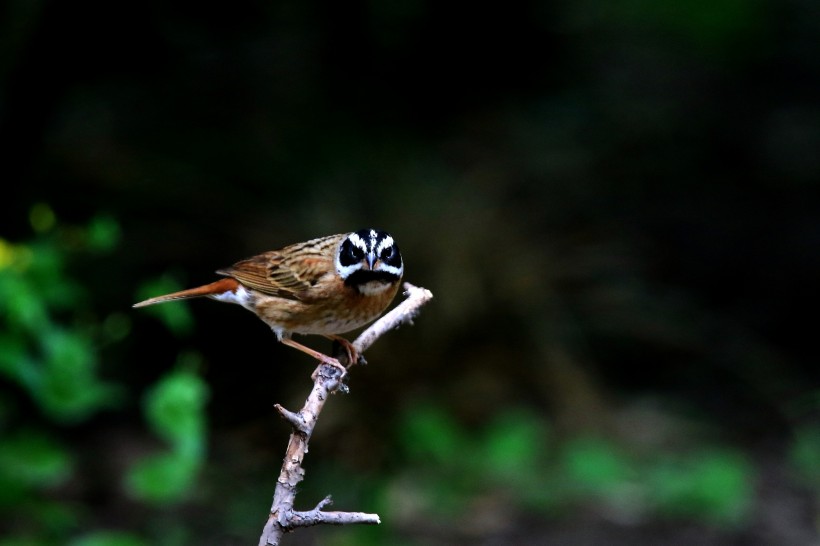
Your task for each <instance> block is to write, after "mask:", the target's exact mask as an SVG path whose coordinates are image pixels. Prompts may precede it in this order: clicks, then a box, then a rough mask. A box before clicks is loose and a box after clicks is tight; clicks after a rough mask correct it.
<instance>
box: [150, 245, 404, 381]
mask: <svg viewBox="0 0 820 546" xmlns="http://www.w3.org/2000/svg"><path fill="white" fill-rule="evenodd" d="M216 273H217V274H219V275H223V276H224V277H225V278H223V279H220V280H218V281H216V282H213V283H211V284H206V285H204V286H199V287H197V288H190V289H188V290H182V291H180V292H174V293H173V294H166V295H164V296H157V297H155V298H150V299H147V300H145V301H142V302H140V303H137V304H135V305H134V307H145V306H147V305H153V304H155V303H163V302H167V301H174V300H180V299H188V298H196V297H201V296H207V297H209V298H213V299H215V300H219V301H224V302H229V303H237V304H239V305H241V306H242V307H244V308H245V309H248V310H249V311H251V312H252V313H255V314H256V316H258V317H259V318H260V319H262V320H263V321H265V323H266V324H267V325H268V326H270V327H271V328H272V329H273V331H274V332H275V333H276V337H277V338H278V339H279V341H281V342H282V343H284V344H285V345H288V346H290V347H294V348H295V349H299V350H300V351H303V352H305V353H307V354H309V355H311V356H312V357H314V358H316V359H317V360H319V361H321V362H322V363H324V364H330V365H332V366H335V367H337V368H340V369H341V370H342V371H343V372H344V371H345V368H344V367H343V366H342V365H341V364H340V363H339V361H338V360H337V359H335V358H332V357H330V356H328V355H325V354H323V353H320V352H318V351H315V350H313V349H311V348H309V347H306V346H304V345H302V344H301V343H297V342H296V341H293V339H291V335H292V334H318V335H322V336H324V337H327V338H329V339H332V340H335V341H338V342H339V343H340V344H341V345H342V346H343V347H344V348H345V350H346V352H347V357H348V362H349V363H350V364H355V363H356V362H357V361H358V359H359V355H358V354H357V352H356V350H355V348H354V347H353V344H351V343H350V342H349V341H347V340H346V339H345V338H342V337H339V335H338V334H342V333H345V332H349V331H350V330H354V329H356V328H359V327H360V326H364V325H365V324H367V323H368V322H370V321H372V320H374V319H376V317H378V316H379V315H380V314H381V313H382V312H383V311H384V310H385V308H387V306H388V305H390V302H391V301H393V298H394V297H395V295H396V292H398V289H399V283H400V281H401V278H402V275H403V274H404V264H403V262H402V258H401V253H400V252H399V247H398V246H397V245H396V242H395V241H394V240H393V237H392V236H390V234H388V233H386V232H384V231H379V230H376V229H362V230H359V231H354V232H352V233H342V234H339V235H330V236H328V237H321V238H318V239H311V240H310V241H305V242H304V243H296V244H292V245H290V246H286V247H284V248H282V249H280V250H272V251H270V252H265V253H263V254H259V255H257V256H253V257H251V258H248V259H247V260H242V261H241V262H237V263H235V264H234V265H233V266H231V267H228V268H225V269H220V270H219V271H217V272H216Z"/></svg>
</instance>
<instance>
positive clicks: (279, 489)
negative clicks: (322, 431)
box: [259, 283, 433, 546]
mask: <svg viewBox="0 0 820 546" xmlns="http://www.w3.org/2000/svg"><path fill="white" fill-rule="evenodd" d="M404 288H405V296H406V299H405V300H404V301H402V302H401V303H400V304H399V305H397V306H396V307H395V308H394V309H393V310H392V311H390V312H389V313H387V314H386V315H384V316H383V317H381V318H380V319H379V320H377V321H376V322H375V323H373V325H371V326H370V327H369V328H368V329H367V330H365V331H364V332H362V333H361V335H359V337H358V338H356V340H355V341H354V342H353V346H354V347H355V348H356V350H357V351H358V352H359V353H362V352H364V351H365V350H367V349H368V348H369V347H370V346H371V345H373V343H375V342H376V340H378V339H379V338H380V337H381V336H382V335H384V334H385V333H387V332H389V331H390V330H393V329H395V328H398V327H399V326H400V325H402V324H412V319H413V317H415V316H416V315H417V314H418V312H419V309H420V308H421V306H422V305H424V304H425V303H427V302H428V301H430V299H431V298H432V297H433V294H432V293H431V292H430V291H429V290H426V289H424V288H419V287H416V286H413V285H412V284H410V283H405V285H404ZM341 376H342V372H341V371H340V370H339V369H337V368H334V367H333V366H330V365H327V364H325V365H322V366H320V367H319V368H318V369H317V370H316V372H314V374H313V388H312V389H311V391H310V394H309V395H308V397H307V400H305V405H304V406H303V407H302V409H301V410H299V411H298V412H295V413H294V412H292V411H290V410H287V409H285V408H284V407H282V406H281V405H279V404H276V406H275V408H276V410H277V411H278V412H279V414H280V415H281V416H282V418H283V419H285V420H286V421H287V422H288V423H290V425H291V427H293V432H292V433H291V435H290V440H289V441H288V447H287V452H286V453H285V459H284V462H283V463H282V469H281V471H280V472H279V479H278V480H277V483H276V491H275V492H274V495H273V504H272V505H271V509H270V515H269V516H268V521H267V523H266V524H265V527H264V529H263V530H262V536H261V537H260V539H259V546H279V544H280V543H281V540H282V536H283V535H284V534H285V533H286V532H289V531H292V530H294V529H296V528H298V527H310V526H313V525H320V524H328V525H347V524H353V523H359V524H369V525H377V524H379V523H380V520H379V516H378V514H367V513H363V512H326V511H324V508H325V507H326V506H328V505H329V504H330V503H331V499H330V496H328V497H325V498H324V499H323V500H322V501H321V502H319V504H317V505H316V507H315V508H314V509H313V510H308V511H305V512H300V511H296V510H294V509H293V505H294V501H295V499H296V487H297V485H298V484H299V482H301V481H302V480H303V479H304V477H305V471H304V469H303V468H302V461H303V460H304V457H305V454H306V453H307V451H308V442H309V441H310V437H311V435H312V434H313V429H314V427H315V426H316V421H317V419H318V418H319V414H320V413H321V411H322V408H323V407H324V405H325V402H327V400H328V398H329V397H330V395H331V394H333V393H334V392H336V391H343V392H346V390H347V387H346V385H345V384H344V383H342V377H341Z"/></svg>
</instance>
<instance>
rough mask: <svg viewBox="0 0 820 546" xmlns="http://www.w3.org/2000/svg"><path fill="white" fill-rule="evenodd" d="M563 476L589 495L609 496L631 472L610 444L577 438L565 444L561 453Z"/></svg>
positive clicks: (625, 461)
mask: <svg viewBox="0 0 820 546" xmlns="http://www.w3.org/2000/svg"><path fill="white" fill-rule="evenodd" d="M562 469H563V472H564V476H565V477H566V478H567V479H568V480H569V481H570V482H571V483H573V484H577V485H579V486H580V487H581V488H583V489H585V490H587V491H588V492H590V493H593V494H610V493H613V492H615V491H616V489H617V488H618V486H620V485H623V484H624V483H625V482H626V481H627V480H628V479H629V478H630V476H631V474H632V471H631V469H630V464H629V461H628V460H627V458H626V457H625V456H624V455H623V454H622V453H621V452H620V451H619V450H618V449H617V448H616V446H614V445H613V444H612V443H611V442H607V441H605V440H602V439H599V438H578V439H575V440H572V441H570V442H568V443H567V444H566V445H565V446H564V448H563V453H562Z"/></svg>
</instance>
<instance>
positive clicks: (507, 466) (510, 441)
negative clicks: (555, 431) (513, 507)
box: [481, 411, 546, 483]
mask: <svg viewBox="0 0 820 546" xmlns="http://www.w3.org/2000/svg"><path fill="white" fill-rule="evenodd" d="M545 439H546V429H545V427H544V425H543V423H542V422H541V421H540V420H539V419H537V417H536V416H535V415H533V414H532V413H527V412H522V411H516V412H506V413H503V414H501V415H500V416H498V417H497V418H496V419H495V420H494V421H493V422H492V423H491V424H490V426H489V427H488V428H487V431H486V433H485V435H484V440H483V441H482V442H481V445H482V452H483V458H484V466H485V469H486V470H485V471H486V472H487V473H488V474H490V475H493V476H495V477H497V478H501V479H503V480H511V479H512V480H514V481H515V482H516V483H522V482H526V481H528V480H530V479H531V477H532V476H533V474H535V473H536V472H537V467H538V466H539V463H540V462H541V461H542V460H543V459H544V457H545Z"/></svg>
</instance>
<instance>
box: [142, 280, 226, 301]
mask: <svg viewBox="0 0 820 546" xmlns="http://www.w3.org/2000/svg"><path fill="white" fill-rule="evenodd" d="M238 287H239V282H238V281H237V280H236V279H232V278H230V277H228V278H225V279H219V280H218V281H216V282H212V283H211V284H206V285H204V286H197V287H196V288H189V289H188V290H181V291H179V292H174V293H172V294H165V295H164V296H157V297H155V298H150V299H147V300H145V301H141V302H139V303H135V304H134V307H145V306H147V305H154V304H155V303H163V302H166V301H173V300H184V299H188V298H199V297H202V296H212V295H214V294H222V293H224V292H229V291H230V292H233V291H234V290H236V289H237V288H238Z"/></svg>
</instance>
